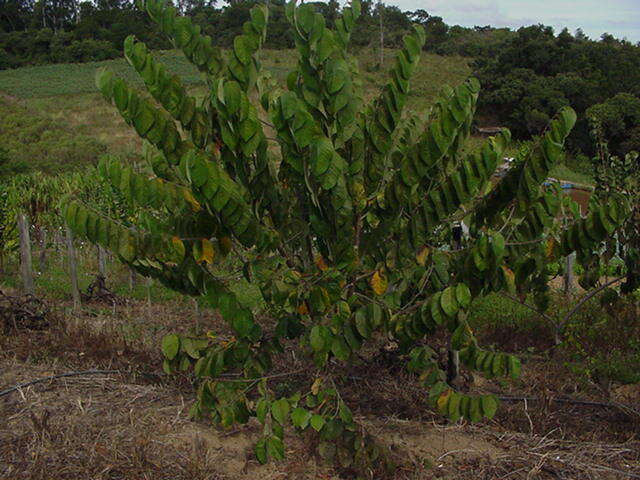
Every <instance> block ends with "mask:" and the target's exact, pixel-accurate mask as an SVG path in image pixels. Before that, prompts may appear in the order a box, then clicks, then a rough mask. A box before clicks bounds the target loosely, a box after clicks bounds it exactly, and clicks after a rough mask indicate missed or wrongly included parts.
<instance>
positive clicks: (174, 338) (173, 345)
mask: <svg viewBox="0 0 640 480" xmlns="http://www.w3.org/2000/svg"><path fill="white" fill-rule="evenodd" d="M179 350H180V337H178V335H175V334H173V333H171V334H169V335H165V336H164V337H163V338H162V353H163V354H164V356H165V357H166V358H167V359H168V360H173V359H174V358H176V355H178V351H179Z"/></svg>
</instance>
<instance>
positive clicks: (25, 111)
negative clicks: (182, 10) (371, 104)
mask: <svg viewBox="0 0 640 480" xmlns="http://www.w3.org/2000/svg"><path fill="white" fill-rule="evenodd" d="M157 55H158V57H159V58H160V59H161V60H162V61H163V62H164V63H165V65H166V66H167V67H168V69H169V70H170V71H171V72H173V73H176V74H179V75H180V76H181V78H182V79H183V81H184V82H185V83H186V85H187V86H188V87H189V88H190V89H191V90H192V93H194V94H196V95H204V82H203V80H202V78H201V77H200V75H199V74H198V72H197V70H196V69H195V67H193V65H191V64H190V63H189V62H188V61H187V60H186V59H185V58H184V56H183V55H182V54H181V53H179V52H178V51H175V50H169V51H162V52H158V54H157ZM393 56H394V51H393V50H388V51H387V52H386V63H387V65H385V67H387V66H390V65H391V61H392V59H393ZM358 61H359V63H360V65H361V67H363V71H365V73H364V78H363V82H364V83H363V87H364V93H365V96H366V97H370V96H373V95H375V94H376V92H377V91H378V90H379V89H380V87H381V86H382V78H384V74H385V70H386V68H385V69H381V70H378V69H376V68H374V65H375V60H374V59H373V57H372V56H371V55H370V54H368V52H365V51H362V52H361V53H360V54H359V55H358ZM262 62H263V64H264V66H265V68H266V69H267V70H268V71H269V72H270V73H271V75H272V76H273V77H274V78H276V79H278V80H279V81H280V82H283V81H284V77H285V75H286V73H287V72H288V71H289V69H290V68H291V67H292V66H293V65H294V63H295V62H296V59H295V57H294V53H293V51H290V50H284V51H283V50H266V51H264V52H263V53H262ZM101 67H107V68H109V69H110V70H113V71H114V72H115V73H116V74H117V75H119V76H121V77H123V78H125V79H126V80H127V81H128V82H130V83H131V84H133V85H137V86H141V85H142V82H141V81H140V79H139V78H138V77H137V75H136V73H135V71H134V70H133V69H131V68H130V67H129V65H128V64H127V63H126V61H125V60H124V59H117V60H109V61H104V62H91V63H82V64H56V65H44V66H37V67H24V68H18V69H15V70H3V71H0V95H4V96H8V97H9V99H6V98H5V99H4V100H2V99H0V118H1V119H2V120H0V146H3V148H4V149H5V150H8V153H9V158H10V159H12V160H14V161H16V162H19V163H20V164H21V165H23V166H26V168H28V169H32V168H35V169H39V170H43V171H46V172H48V173H54V172H59V171H61V170H68V169H75V168H78V167H80V166H81V165H82V164H86V163H94V162H95V161H96V159H97V157H98V156H99V154H100V153H102V152H104V151H106V150H108V151H109V152H111V153H114V154H119V155H123V156H125V157H129V158H131V157H134V156H135V155H136V153H138V152H139V149H140V144H139V142H138V140H137V138H138V137H137V136H136V135H135V133H134V132H133V131H132V129H130V128H129V127H128V126H127V125H126V124H125V123H124V122H123V121H122V119H121V118H120V116H119V115H118V113H117V111H116V109H115V108H114V107H112V106H111V105H109V104H107V103H106V102H105V101H104V100H103V98H102V97H101V96H100V95H99V94H98V93H97V89H96V87H95V85H94V76H95V72H96V70H97V69H98V68H101ZM469 75H470V69H469V66H468V60H467V59H464V58H462V57H442V56H439V55H434V54H423V55H422V61H421V63H420V67H419V68H418V71H417V72H416V75H415V76H414V78H415V80H414V82H413V88H412V91H411V101H410V102H409V104H410V107H411V108H414V109H422V108H424V107H425V106H428V105H430V104H431V103H432V102H433V101H434V99H435V98H436V96H437V94H438V92H439V91H440V89H441V88H442V86H443V85H445V84H448V85H452V86H454V85H457V84H459V83H461V82H462V81H463V80H464V79H465V78H467V77H468V76H469ZM25 127H26V131H28V132H30V133H29V134H26V133H25ZM47 131H49V132H51V131H55V132H56V133H55V134H54V135H52V134H51V133H47ZM25 135H26V136H25ZM91 139H95V140H91ZM96 141H97V142H96ZM25 144H26V145H28V146H27V148H25V147H24V145H25Z"/></svg>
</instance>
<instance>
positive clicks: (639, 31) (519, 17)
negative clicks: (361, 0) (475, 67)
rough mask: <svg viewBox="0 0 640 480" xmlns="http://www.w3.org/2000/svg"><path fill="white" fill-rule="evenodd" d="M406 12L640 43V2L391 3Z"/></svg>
mask: <svg viewBox="0 0 640 480" xmlns="http://www.w3.org/2000/svg"><path fill="white" fill-rule="evenodd" d="M385 3H388V4H392V5H397V6H398V7H400V9H402V10H417V9H423V10H426V11H427V12H428V13H429V14H431V15H437V16H439V17H442V18H443V20H444V21H445V23H447V24H449V25H463V26H467V27H473V26H475V25H481V26H483V25H492V26H494V27H510V28H518V27H520V26H523V25H532V24H537V23H544V24H545V25H551V26H553V27H554V29H555V30H556V33H558V32H560V31H561V30H562V28H564V27H567V28H569V31H571V32H572V33H573V32H575V30H576V29H577V28H578V27H581V28H582V30H583V31H584V33H585V34H587V35H588V36H589V37H591V38H593V39H598V38H600V35H602V34H603V33H604V32H608V33H611V34H612V35H613V36H614V37H617V38H625V37H626V38H627V40H629V41H631V42H634V43H635V42H639V41H640V0H564V1H562V0H387V1H386V2H385Z"/></svg>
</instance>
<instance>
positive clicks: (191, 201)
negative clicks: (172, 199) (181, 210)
mask: <svg viewBox="0 0 640 480" xmlns="http://www.w3.org/2000/svg"><path fill="white" fill-rule="evenodd" d="M182 196H183V197H184V199H185V200H186V201H187V202H189V204H191V208H192V209H193V211H194V212H199V211H200V210H201V209H202V207H201V206H200V202H198V201H197V200H196V199H195V197H194V196H193V194H192V193H191V191H190V190H187V189H186V188H185V189H184V190H182Z"/></svg>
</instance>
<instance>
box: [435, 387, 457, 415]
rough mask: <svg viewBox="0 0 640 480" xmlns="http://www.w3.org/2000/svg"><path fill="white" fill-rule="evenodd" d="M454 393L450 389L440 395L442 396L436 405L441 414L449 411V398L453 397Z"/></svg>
mask: <svg viewBox="0 0 640 480" xmlns="http://www.w3.org/2000/svg"><path fill="white" fill-rule="evenodd" d="M452 392H453V391H452V390H451V389H450V388H448V389H447V390H445V391H444V392H442V393H441V394H440V396H439V397H438V401H437V403H436V405H437V407H438V411H439V412H442V413H444V412H446V411H447V405H448V403H449V398H450V397H451V393H452Z"/></svg>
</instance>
